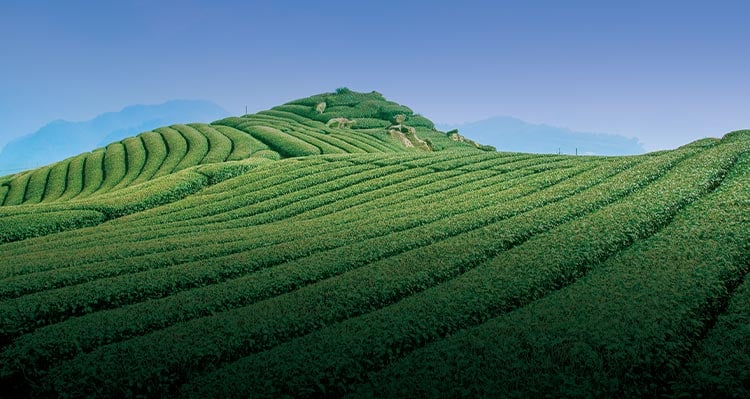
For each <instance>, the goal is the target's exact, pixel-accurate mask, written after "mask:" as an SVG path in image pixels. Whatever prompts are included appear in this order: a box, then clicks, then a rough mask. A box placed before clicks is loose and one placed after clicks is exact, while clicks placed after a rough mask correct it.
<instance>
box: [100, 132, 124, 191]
mask: <svg viewBox="0 0 750 399" xmlns="http://www.w3.org/2000/svg"><path fill="white" fill-rule="evenodd" d="M127 167H128V164H127V159H126V155H125V146H124V145H123V144H122V143H112V144H110V145H108V146H107V148H106V149H105V152H104V162H103V168H104V181H102V185H101V187H99V190H101V191H102V192H107V191H109V190H111V189H112V188H113V187H114V186H116V185H117V184H118V183H120V182H121V181H122V179H123V178H124V177H125V173H126V172H127Z"/></svg>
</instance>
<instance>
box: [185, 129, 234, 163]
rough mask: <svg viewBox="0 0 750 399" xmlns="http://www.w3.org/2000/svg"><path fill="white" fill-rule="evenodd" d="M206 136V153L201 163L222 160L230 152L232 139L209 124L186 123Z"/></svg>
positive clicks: (224, 159)
mask: <svg viewBox="0 0 750 399" xmlns="http://www.w3.org/2000/svg"><path fill="white" fill-rule="evenodd" d="M188 126H190V127H192V128H193V129H196V130H197V131H199V132H200V133H201V134H203V135H204V136H206V139H207V140H208V153H207V154H206V156H205V157H204V158H203V160H202V161H201V163H215V162H224V161H226V160H227V158H229V154H230V153H231V152H232V141H231V140H229V138H227V136H225V135H223V134H221V133H220V132H218V131H217V130H216V129H214V128H212V127H211V126H209V125H204V124H201V123H194V124H190V125H188Z"/></svg>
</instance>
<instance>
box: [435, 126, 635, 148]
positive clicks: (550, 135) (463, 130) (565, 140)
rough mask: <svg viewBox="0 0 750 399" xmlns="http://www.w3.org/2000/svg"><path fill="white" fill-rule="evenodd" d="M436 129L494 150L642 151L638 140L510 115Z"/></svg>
mask: <svg viewBox="0 0 750 399" xmlns="http://www.w3.org/2000/svg"><path fill="white" fill-rule="evenodd" d="M435 126H436V127H437V128H438V129H440V130H444V131H449V130H452V129H458V131H459V133H460V134H461V135H463V136H465V137H468V138H470V139H473V140H475V141H478V142H481V143H483V144H489V145H492V146H495V147H496V148H497V149H498V151H518V152H533V153H554V154H557V153H558V152H561V153H563V154H575V153H576V149H577V151H578V154H590V155H593V154H595V155H634V154H642V153H644V152H645V150H644V148H643V145H642V144H641V143H639V142H638V139H635V138H627V137H624V136H618V135H612V134H601V133H585V132H576V131H573V130H570V129H567V128H561V127H555V126H549V125H543V124H541V125H537V124H532V123H528V122H524V121H522V120H520V119H517V118H513V117H510V116H497V117H493V118H489V119H485V120H481V121H477V122H470V123H464V124H457V125H449V124H436V125H435Z"/></svg>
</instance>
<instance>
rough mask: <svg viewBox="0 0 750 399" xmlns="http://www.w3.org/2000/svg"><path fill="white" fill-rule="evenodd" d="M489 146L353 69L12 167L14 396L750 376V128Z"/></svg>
mask: <svg viewBox="0 0 750 399" xmlns="http://www.w3.org/2000/svg"><path fill="white" fill-rule="evenodd" d="M488 150H490V148H488V147H486V146H482V145H480V144H477V143H473V142H471V141H470V140H462V138H461V137H460V136H449V135H447V134H446V133H443V132H440V131H437V130H435V129H434V126H433V124H432V122H430V121H429V120H428V119H426V118H424V117H421V116H419V115H415V114H413V112H412V111H411V110H410V109H409V108H407V107H405V106H403V105H399V104H396V103H393V102H390V101H388V100H386V99H385V98H383V96H382V95H380V94H379V93H376V92H372V93H356V92H352V91H349V90H347V89H339V90H337V91H336V92H335V93H324V94H320V95H316V96H312V97H308V98H304V99H300V100H295V101H292V102H289V103H287V104H284V105H281V106H278V107H275V108H272V109H271V110H268V111H262V112H259V113H257V114H253V115H244V116H242V117H230V118H226V119H222V120H219V121H216V122H213V123H211V124H188V125H173V126H169V127H164V128H159V129H155V130H154V131H150V132H145V133H142V134H140V135H138V136H135V137H131V138H127V139H124V140H122V141H120V142H116V143H112V144H109V145H107V146H106V147H104V148H102V149H99V150H96V151H93V152H90V153H85V154H81V155H79V156H76V157H73V158H69V159H67V160H65V161H62V162H59V163H56V164H52V165H49V166H45V167H42V168H39V169H35V170H31V171H28V172H23V173H19V174H16V175H11V176H6V177H3V178H0V202H1V203H2V204H3V205H2V206H0V254H2V256H1V257H0V365H1V366H0V392H2V393H1V394H0V395H7V396H12V397H186V398H190V397H200V398H204V397H270V398H273V397H290V396H291V397H342V396H347V397H354V398H357V397H503V396H513V397H529V396H532V397H534V396H537V397H538V396H545V395H549V396H555V397H557V396H572V397H592V396H594V397H607V396H626V397H642V396H671V395H674V396H679V395H693V396H694V395H698V394H703V395H707V396H716V395H718V396H728V395H735V396H747V395H748V394H750V389H749V388H748V386H750V384H749V383H750V344H749V342H750V339H748V338H749V337H750V333H748V331H749V330H748V328H749V326H750V310H748V309H750V308H749V307H748V306H747V305H748V303H750V281H746V278H745V277H746V275H747V273H748V271H750V244H748V243H750V228H748V227H749V226H750V212H748V207H749V206H750V131H737V132H733V133H730V134H727V135H725V136H724V137H723V138H722V139H704V140H699V141H696V142H694V143H691V144H688V145H685V146H683V147H680V148H677V149H675V150H671V151H661V152H656V153H649V154H644V155H638V156H629V157H596V156H565V155H538V154H524V153H509V152H495V151H488Z"/></svg>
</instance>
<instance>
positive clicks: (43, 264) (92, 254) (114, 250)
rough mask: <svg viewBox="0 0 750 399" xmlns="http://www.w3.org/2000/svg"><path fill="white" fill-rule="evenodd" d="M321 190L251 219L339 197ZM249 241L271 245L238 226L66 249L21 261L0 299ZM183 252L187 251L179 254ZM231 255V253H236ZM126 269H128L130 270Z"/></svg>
mask: <svg viewBox="0 0 750 399" xmlns="http://www.w3.org/2000/svg"><path fill="white" fill-rule="evenodd" d="M399 169H402V168H401V167H398V166H396V167H391V168H379V169H375V170H370V171H367V172H365V173H361V174H355V175H350V176H347V181H342V182H341V184H340V185H339V188H340V187H344V190H345V189H346V188H348V187H351V186H352V185H359V186H362V187H364V185H363V184H360V183H362V182H363V181H369V180H370V179H378V180H385V179H386V178H388V177H390V176H392V175H391V174H390V172H394V171H399ZM364 188H371V187H364ZM323 189H324V190H325V192H324V193H323V194H321V195H319V196H317V197H312V198H310V199H308V200H301V201H296V202H292V203H290V204H289V206H287V207H279V208H275V209H273V210H271V211H269V212H266V213H263V214H258V215H255V216H259V217H263V216H265V218H266V219H270V220H283V219H286V218H287V217H288V216H290V215H294V214H296V213H299V212H302V211H304V210H305V209H309V208H311V206H309V203H310V202H312V203H313V205H318V203H316V202H319V203H330V202H331V201H335V200H336V199H337V198H338V197H339V195H337V194H338V191H337V189H336V188H331V189H330V190H326V188H325V187H323ZM344 190H341V191H344ZM290 208H291V209H290ZM373 216H374V215H373ZM265 222H268V220H266V221H263V220H261V221H256V222H253V223H249V225H254V224H256V223H265ZM249 238H253V239H255V240H256V241H258V242H259V243H263V244H267V243H268V242H271V241H272V240H273V237H269V236H268V234H267V233H263V232H257V233H255V232H251V233H250V234H249V235H248V232H247V231H246V228H245V227H244V226H243V227H240V228H237V227H232V228H231V229H227V228H224V229H216V230H212V231H200V230H199V231H193V232H191V233H187V234H186V235H185V236H178V237H175V236H166V235H163V236H161V237H158V238H157V239H154V240H150V241H147V240H143V239H142V238H141V239H140V240H139V242H140V245H139V246H138V247H135V248H134V247H133V246H132V245H131V244H130V243H120V244H119V245H114V244H113V245H108V246H107V247H106V251H102V249H101V247H93V248H92V250H91V251H85V250H83V249H82V248H80V247H76V248H66V249H65V250H64V251H63V252H61V253H59V254H58V255H57V256H56V257H55V259H54V260H49V259H37V262H36V263H33V262H30V261H27V262H23V270H26V271H30V273H24V274H16V275H15V276H14V277H11V278H6V279H3V280H0V281H1V282H2V286H0V299H3V298H8V297H9V296H18V295H22V294H25V293H29V292H34V291H36V290H37V289H32V288H31V286H29V285H28V282H30V281H36V283H35V284H33V286H37V288H38V289H49V288H55V287H59V286H62V285H67V284H75V283H77V282H80V281H86V280H88V279H89V278H87V277H84V276H86V275H89V274H90V275H91V276H96V277H100V276H99V275H98V274H97V270H98V269H99V268H100V266H102V265H105V266H106V270H107V273H114V272H115V270H113V269H112V266H109V264H110V263H112V262H114V263H116V264H118V263H119V264H121V265H122V266H123V269H126V268H125V266H126V263H125V262H126V261H125V259H128V260H127V263H128V264H130V263H134V262H135V263H136V264H138V265H139V266H138V268H139V269H140V270H145V269H148V268H149V265H150V264H152V262H151V261H150V259H151V258H144V257H142V256H143V255H149V254H154V255H155V256H156V257H157V258H158V257H160V256H162V255H165V256H166V255H169V257H168V258H169V259H175V256H174V255H173V254H175V253H179V252H187V253H189V255H187V256H188V259H200V258H203V257H210V256H218V255H221V253H216V252H214V251H209V250H208V247H211V246H217V245H218V247H219V248H222V251H230V252H231V251H232V250H229V249H224V248H228V247H227V246H226V244H230V245H231V244H235V246H237V245H239V246H238V248H246V245H247V243H248V242H253V241H252V240H248V239H249ZM282 240H283V239H282ZM196 246H203V247H204V248H206V249H204V251H202V253H201V254H200V255H196V254H194V253H192V252H193V251H192V250H191V249H194V248H195V247H196ZM185 249H187V250H188V251H183V250H185ZM233 251H235V252H236V249H235V250H233ZM131 258H133V259H131ZM32 259H33V258H32ZM14 261H15V262H18V259H14ZM108 261H109V262H108ZM97 262H98V264H97ZM102 262H103V263H102ZM18 263H20V262H18ZM71 266H72V267H71ZM128 267H129V268H132V267H133V266H128ZM80 270H83V271H84V272H85V273H84V274H81V272H80ZM126 270H127V269H126ZM15 271H16V272H18V271H19V269H18V268H17V269H16V270H15ZM111 275H116V274H111ZM19 284H20V285H19ZM22 287H25V288H22ZM29 290H31V291H29Z"/></svg>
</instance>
